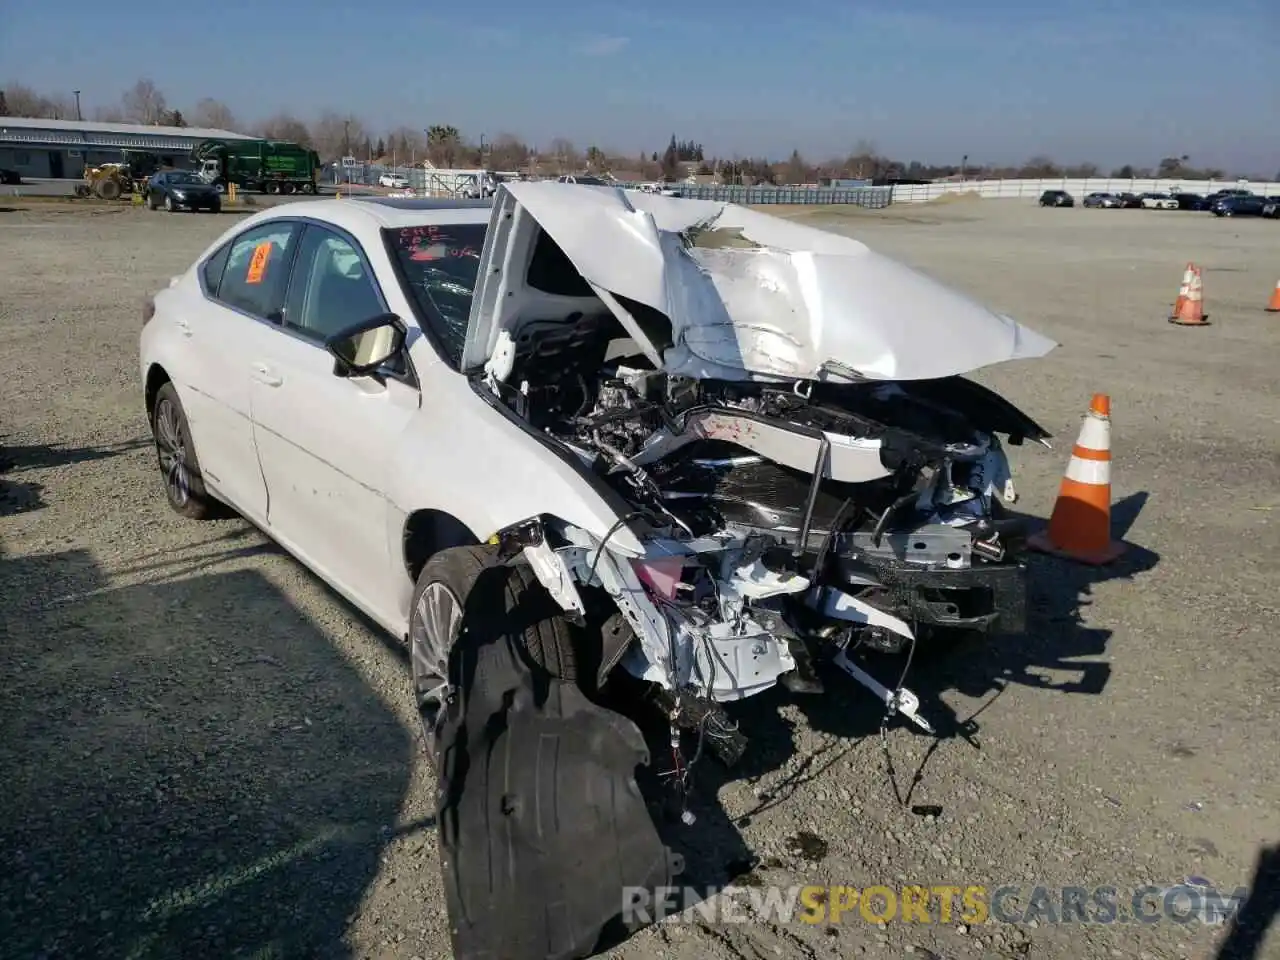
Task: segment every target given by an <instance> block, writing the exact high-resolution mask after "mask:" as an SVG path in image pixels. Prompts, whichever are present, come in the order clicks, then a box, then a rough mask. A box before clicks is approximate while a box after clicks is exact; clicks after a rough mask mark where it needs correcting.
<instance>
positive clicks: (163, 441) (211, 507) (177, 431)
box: [151, 383, 217, 520]
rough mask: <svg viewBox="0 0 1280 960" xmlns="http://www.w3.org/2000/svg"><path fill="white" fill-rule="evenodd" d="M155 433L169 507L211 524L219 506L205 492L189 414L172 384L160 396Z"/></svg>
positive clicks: (153, 418)
mask: <svg viewBox="0 0 1280 960" xmlns="http://www.w3.org/2000/svg"><path fill="white" fill-rule="evenodd" d="M151 433H152V436H153V437H154V438H155V443H156V459H157V461H158V462H159V464H160V474H161V476H162V477H163V479H164V495H165V499H166V500H168V501H169V506H170V507H171V508H172V509H173V511H174V512H175V513H177V514H178V515H179V516H183V517H186V518H187V519H188V520H208V519H209V518H211V517H213V516H215V515H216V513H217V503H216V501H215V500H214V499H213V498H212V497H211V496H209V492H208V491H207V490H206V489H205V486H204V480H203V478H202V475H201V473H200V461H199V460H198V459H197V458H196V451H195V447H194V446H192V443H191V428H190V427H189V426H188V425H187V414H186V412H185V411H184V410H183V409H182V403H181V401H179V400H178V391H177V390H176V389H175V388H174V386H173V384H172V383H166V384H165V385H164V386H162V387H161V388H160V390H159V391H158V392H157V393H156V402H155V407H154V408H153V409H152V411H151Z"/></svg>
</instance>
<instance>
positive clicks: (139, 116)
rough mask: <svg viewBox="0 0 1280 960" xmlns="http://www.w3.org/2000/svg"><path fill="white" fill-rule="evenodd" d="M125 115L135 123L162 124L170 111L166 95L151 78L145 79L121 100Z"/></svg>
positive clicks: (130, 89)
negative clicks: (168, 110)
mask: <svg viewBox="0 0 1280 960" xmlns="http://www.w3.org/2000/svg"><path fill="white" fill-rule="evenodd" d="M120 104H121V106H123V107H124V115H125V116H126V117H128V118H129V119H130V120H132V121H133V122H134V123H145V124H148V125H150V124H156V123H160V122H161V121H162V120H163V119H164V116H165V113H166V112H167V109H168V103H167V102H166V101H165V97H164V94H163V93H161V92H160V89H159V88H158V87H157V86H156V85H155V83H154V82H152V81H151V80H150V79H149V78H147V77H143V78H142V79H141V80H139V81H138V82H137V83H135V84H134V85H133V86H132V87H130V88H129V89H128V90H126V91H125V92H124V94H123V96H121V98H120Z"/></svg>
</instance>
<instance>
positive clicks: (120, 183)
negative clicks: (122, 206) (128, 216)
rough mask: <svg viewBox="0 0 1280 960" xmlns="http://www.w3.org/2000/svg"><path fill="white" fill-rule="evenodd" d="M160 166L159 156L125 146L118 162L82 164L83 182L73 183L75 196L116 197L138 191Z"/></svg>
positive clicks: (109, 198)
mask: <svg viewBox="0 0 1280 960" xmlns="http://www.w3.org/2000/svg"><path fill="white" fill-rule="evenodd" d="M158 169H160V158H159V157H157V156H155V155H154V154H150V153H146V152H144V151H139V150H125V151H124V161H123V162H122V163H102V164H98V165H97V166H96V167H91V166H86V167H85V168H84V182H83V183H78V184H76V196H77V197H97V198H98V199H100V200H119V199H120V198H121V197H122V196H125V195H126V194H130V193H139V192H141V191H142V190H143V189H144V188H145V186H146V182H147V180H148V179H150V177H151V175H152V174H153V173H155V172H156V170H158Z"/></svg>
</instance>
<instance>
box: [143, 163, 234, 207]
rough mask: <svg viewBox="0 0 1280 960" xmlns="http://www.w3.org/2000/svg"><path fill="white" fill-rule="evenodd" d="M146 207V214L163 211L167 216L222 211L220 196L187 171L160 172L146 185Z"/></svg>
mask: <svg viewBox="0 0 1280 960" xmlns="http://www.w3.org/2000/svg"><path fill="white" fill-rule="evenodd" d="M146 203H147V209H149V210H156V209H159V208H160V207H164V208H165V209H166V210H168V211H169V212H170V213H176V212H177V211H179V210H190V211H192V212H193V213H194V212H195V211H197V210H208V211H209V212H210V213H217V212H219V211H220V210H221V209H222V194H221V193H220V192H219V191H218V189H217V187H215V186H214V185H213V184H211V183H208V182H206V181H205V180H202V179H201V178H200V177H199V175H197V174H195V173H192V172H191V171H189V170H161V171H160V172H159V173H153V174H152V175H151V179H150V180H148V181H147V190H146Z"/></svg>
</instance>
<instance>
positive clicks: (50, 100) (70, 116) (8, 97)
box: [0, 83, 76, 120]
mask: <svg viewBox="0 0 1280 960" xmlns="http://www.w3.org/2000/svg"><path fill="white" fill-rule="evenodd" d="M3 94H4V95H3V102H4V109H3V110H0V116H7V117H39V118H45V119H49V120H74V119H75V118H76V107H75V101H73V100H72V99H71V98H70V97H67V96H63V95H61V94H55V95H53V96H47V95H45V94H43V93H40V92H38V91H36V90H33V89H32V88H31V87H28V86H25V85H24V84H21V83H11V84H9V85H8V86H6V87H5V88H4V91H3Z"/></svg>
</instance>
